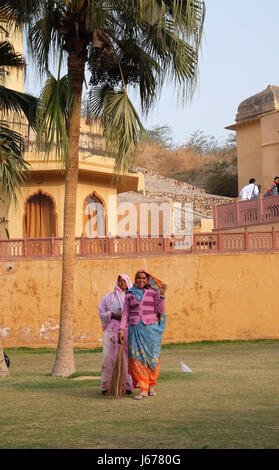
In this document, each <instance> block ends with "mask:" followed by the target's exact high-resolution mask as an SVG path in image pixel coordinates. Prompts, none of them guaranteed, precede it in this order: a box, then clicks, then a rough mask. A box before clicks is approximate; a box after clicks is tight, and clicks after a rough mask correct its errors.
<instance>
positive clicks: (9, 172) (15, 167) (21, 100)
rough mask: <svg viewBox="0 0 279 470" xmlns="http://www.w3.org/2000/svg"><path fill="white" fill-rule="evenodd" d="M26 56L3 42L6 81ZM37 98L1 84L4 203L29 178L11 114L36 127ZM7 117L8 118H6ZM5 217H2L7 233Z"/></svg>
mask: <svg viewBox="0 0 279 470" xmlns="http://www.w3.org/2000/svg"><path fill="white" fill-rule="evenodd" d="M0 23H1V25H0V29H1V30H2V31H5V25H6V23H7V20H6V18H5V17H0ZM24 64H25V63H24V59H23V57H22V56H21V55H20V54H18V53H16V52H15V50H14V47H13V45H12V44H11V43H10V42H9V41H1V42H0V77H1V82H4V79H5V74H6V68H7V67H15V68H17V67H22V66H24ZM37 101H38V100H37V99H36V98H34V97H33V96H30V95H28V94H25V93H21V92H18V91H15V90H11V89H9V88H6V87H5V86H4V85H3V84H0V109H1V119H0V195H1V196H2V198H0V202H1V204H3V203H4V204H9V202H10V201H11V200H14V201H15V202H16V201H17V194H18V193H20V184H21V183H22V182H24V181H25V180H26V177H27V175H28V166H29V165H28V163H27V162H26V161H25V160H24V159H23V151H24V144H23V138H22V136H21V135H20V134H19V133H18V132H15V131H14V130H12V129H11V128H10V126H9V122H8V121H7V120H9V119H10V118H11V113H16V114H17V115H20V116H21V115H24V116H25V118H26V119H27V120H28V122H29V124H30V125H31V126H32V127H34V126H35V123H36V107H37ZM6 119H7V120H6ZM6 222H7V221H6V220H5V218H4V217H3V218H1V219H0V224H1V225H3V226H4V228H5V230H6V233H7V235H8V232H7V229H6ZM7 375H9V371H8V368H7V366H6V362H5V359H4V355H3V349H2V345H1V342H0V376H7Z"/></svg>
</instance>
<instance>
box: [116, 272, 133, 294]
mask: <svg viewBox="0 0 279 470" xmlns="http://www.w3.org/2000/svg"><path fill="white" fill-rule="evenodd" d="M119 277H122V279H124V281H125V282H126V284H127V287H128V289H130V287H132V283H131V280H130V278H129V276H127V274H118V276H117V278H116V282H115V287H114V292H115V293H116V294H117V293H118V294H123V293H124V294H125V292H124V291H123V290H122V289H120V287H119V286H118V278H119Z"/></svg>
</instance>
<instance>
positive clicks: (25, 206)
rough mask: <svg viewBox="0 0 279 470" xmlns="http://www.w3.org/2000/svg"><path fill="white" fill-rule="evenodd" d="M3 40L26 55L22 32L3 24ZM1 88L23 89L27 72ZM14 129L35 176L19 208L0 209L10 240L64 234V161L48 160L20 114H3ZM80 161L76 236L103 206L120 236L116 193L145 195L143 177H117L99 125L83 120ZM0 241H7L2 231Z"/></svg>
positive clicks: (11, 74)
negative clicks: (95, 208) (96, 207)
mask: <svg viewBox="0 0 279 470" xmlns="http://www.w3.org/2000/svg"><path fill="white" fill-rule="evenodd" d="M3 27H4V28H5V30H3V31H1V36H0V40H1V41H4V40H8V41H10V42H11V43H12V44H13V46H14V48H15V51H16V52H18V53H20V54H21V55H22V54H23V35H22V30H21V29H18V30H16V31H15V30H14V27H13V26H8V25H6V24H5V23H3ZM1 83H2V85H4V86H5V87H7V88H11V89H13V90H16V91H21V92H23V91H24V70H23V67H22V68H16V69H15V68H11V67H10V68H7V69H6V73H5V75H4V76H3V77H2V82H1ZM3 117H4V118H5V119H6V120H7V121H9V122H10V125H11V126H12V127H13V129H14V130H16V131H18V132H20V133H21V134H22V135H23V137H24V140H25V149H26V151H25V154H24V158H25V160H26V161H27V162H28V163H29V164H30V171H31V177H30V180H29V181H28V183H27V184H25V185H22V187H21V191H22V195H19V196H18V203H17V205H15V204H12V205H11V206H10V207H9V209H8V212H6V211H4V210H3V207H0V211H1V212H0V217H1V216H5V217H6V218H7V219H8V230H9V235H10V238H22V237H23V236H24V235H27V236H28V237H32V238H37V237H50V236H51V235H52V234H53V235H55V236H57V237H62V236H63V207H64V191H65V186H64V174H65V171H64V170H63V168H62V166H61V162H59V161H58V160H57V159H56V156H55V153H53V155H51V156H50V158H49V161H48V162H46V161H45V155H44V154H43V153H42V152H41V153H39V152H38V151H37V149H36V144H35V135H34V133H33V131H31V130H30V129H29V128H28V126H27V124H26V123H25V121H24V119H23V117H22V116H18V115H15V114H9V115H8V116H3ZM79 160H80V163H79V181H78V191H77V213H76V221H77V222H76V236H80V235H81V233H85V232H86V224H87V222H88V220H89V219H90V218H92V217H93V216H94V211H93V210H91V212H90V210H88V207H90V204H91V205H92V203H99V204H101V205H102V206H103V208H104V214H105V220H106V223H105V227H104V230H105V233H104V235H108V234H111V235H116V233H117V193H118V192H123V191H139V192H141V193H142V192H143V191H144V178H143V175H142V174H141V173H129V174H127V175H125V177H124V178H123V177H118V178H117V179H116V178H115V174H114V162H115V160H114V159H113V158H110V157H108V156H106V152H105V149H104V142H103V138H102V132H101V129H100V126H99V125H98V123H97V122H91V123H88V122H87V121H86V119H85V118H82V120H81V136H80V158H79ZM0 238H6V234H5V232H4V230H3V227H1V232H0Z"/></svg>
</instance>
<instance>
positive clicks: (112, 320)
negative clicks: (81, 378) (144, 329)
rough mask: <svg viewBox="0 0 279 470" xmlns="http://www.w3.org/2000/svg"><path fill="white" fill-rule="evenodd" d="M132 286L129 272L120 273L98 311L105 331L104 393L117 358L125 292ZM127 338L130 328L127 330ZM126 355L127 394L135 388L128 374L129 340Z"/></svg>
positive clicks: (102, 383) (107, 387)
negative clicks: (111, 290)
mask: <svg viewBox="0 0 279 470" xmlns="http://www.w3.org/2000/svg"><path fill="white" fill-rule="evenodd" d="M131 286H132V283H131V281H130V278H129V277H128V276H127V274H119V276H118V277H117V280H116V284H115V287H114V290H113V292H110V293H108V294H107V295H105V297H103V298H102V300H101V302H100V304H99V308H98V313H99V316H100V319H101V323H102V328H103V331H104V338H103V366H102V371H101V391H102V394H103V395H106V394H107V391H108V389H109V386H110V382H111V378H112V374H113V368H114V364H115V361H116V359H117V354H118V349H119V343H118V330H119V324H120V320H121V315H122V309H123V305H124V299H125V292H126V291H127V289H129V288H130V287H131ZM125 336H126V339H127V336H128V329H127V328H126V330H125ZM124 357H125V368H126V383H125V390H126V394H131V393H132V390H133V388H134V387H133V382H132V378H131V377H130V375H129V374H128V348H127V341H126V345H124Z"/></svg>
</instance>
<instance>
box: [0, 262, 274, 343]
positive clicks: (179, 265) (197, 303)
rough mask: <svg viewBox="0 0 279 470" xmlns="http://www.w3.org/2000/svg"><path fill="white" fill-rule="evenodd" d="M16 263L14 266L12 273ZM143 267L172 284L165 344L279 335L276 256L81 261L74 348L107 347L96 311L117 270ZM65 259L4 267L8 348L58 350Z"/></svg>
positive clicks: (3, 326)
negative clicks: (23, 347)
mask: <svg viewBox="0 0 279 470" xmlns="http://www.w3.org/2000/svg"><path fill="white" fill-rule="evenodd" d="M9 266H11V267H12V269H10V270H8V267H9ZM138 268H145V269H146V270H147V271H149V272H151V273H154V275H156V276H157V277H159V278H161V279H162V280H163V281H165V282H166V283H167V284H168V290H167V328H166V331H165V333H164V338H163V339H164V342H165V343H167V342H179V341H182V342H190V341H200V340H222V339H231V340H233V339H256V338H279V318H278V314H277V310H278V309H277V307H276V305H275V296H276V294H277V290H278V289H277V287H278V271H279V254H277V253H276V254H239V255H204V256H197V255H187V256H179V255H177V256H169V257H156V258H155V257H154V258H143V259H137V258H126V259H110V260H108V259H105V260H104V259H95V260H88V259H81V260H77V261H76V278H75V312H74V317H75V318H74V324H75V329H74V333H75V344H76V346H79V347H95V346H98V345H99V346H101V345H102V336H103V334H102V330H101V326H100V321H99V317H98V314H97V306H98V303H99V302H100V300H101V298H102V297H103V296H104V295H105V294H106V293H107V292H109V291H110V290H111V289H112V288H113V286H114V284H115V279H116V277H117V275H118V273H121V272H125V273H127V274H128V275H129V276H130V277H131V278H133V276H134V273H135V271H136V270H137V269H138ZM60 282H61V261H57V260H45V261H42V260H41V261H40V260H38V261H21V262H17V263H14V262H12V263H8V262H5V263H3V262H2V263H0V291H1V300H0V338H1V340H2V341H3V345H4V347H18V346H37V347H38V346H49V347H55V346H56V344H57V338H58V328H59V297H60Z"/></svg>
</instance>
